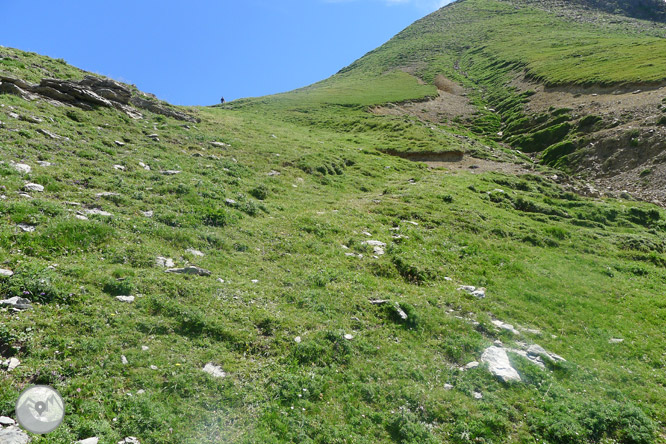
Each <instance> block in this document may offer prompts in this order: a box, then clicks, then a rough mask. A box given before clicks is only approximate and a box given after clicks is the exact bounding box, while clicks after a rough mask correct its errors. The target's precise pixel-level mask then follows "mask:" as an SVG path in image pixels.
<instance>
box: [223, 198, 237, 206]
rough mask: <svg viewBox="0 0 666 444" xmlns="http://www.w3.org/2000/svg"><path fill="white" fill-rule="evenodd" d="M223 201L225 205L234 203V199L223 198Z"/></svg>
mask: <svg viewBox="0 0 666 444" xmlns="http://www.w3.org/2000/svg"><path fill="white" fill-rule="evenodd" d="M224 203H226V204H227V205H236V201H235V200H233V199H224Z"/></svg>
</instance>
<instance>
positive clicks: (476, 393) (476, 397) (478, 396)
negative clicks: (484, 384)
mask: <svg viewBox="0 0 666 444" xmlns="http://www.w3.org/2000/svg"><path fill="white" fill-rule="evenodd" d="M472 396H473V397H474V399H483V395H482V394H481V393H479V392H474V393H472Z"/></svg>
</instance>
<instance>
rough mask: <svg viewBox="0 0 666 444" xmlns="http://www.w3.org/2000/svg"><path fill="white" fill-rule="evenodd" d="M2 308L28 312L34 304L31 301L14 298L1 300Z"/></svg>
mask: <svg viewBox="0 0 666 444" xmlns="http://www.w3.org/2000/svg"><path fill="white" fill-rule="evenodd" d="M0 305H1V306H8V307H10V308H15V309H17V310H27V309H29V308H30V307H32V302H30V300H29V299H26V298H22V297H20V296H14V297H11V298H9V299H3V300H0Z"/></svg>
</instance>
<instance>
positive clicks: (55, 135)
mask: <svg viewBox="0 0 666 444" xmlns="http://www.w3.org/2000/svg"><path fill="white" fill-rule="evenodd" d="M37 131H38V132H40V133H42V134H44V135H45V136H46V137H48V138H49V139H52V140H60V139H62V137H60V136H59V135H57V134H53V133H52V132H51V131H48V130H45V129H44V128H40V129H38V130H37Z"/></svg>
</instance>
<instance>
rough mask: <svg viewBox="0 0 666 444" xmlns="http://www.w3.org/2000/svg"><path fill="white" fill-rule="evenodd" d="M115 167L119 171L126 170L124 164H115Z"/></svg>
mask: <svg viewBox="0 0 666 444" xmlns="http://www.w3.org/2000/svg"><path fill="white" fill-rule="evenodd" d="M113 168H114V169H116V170H119V171H125V167H124V166H123V165H114V166H113Z"/></svg>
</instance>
